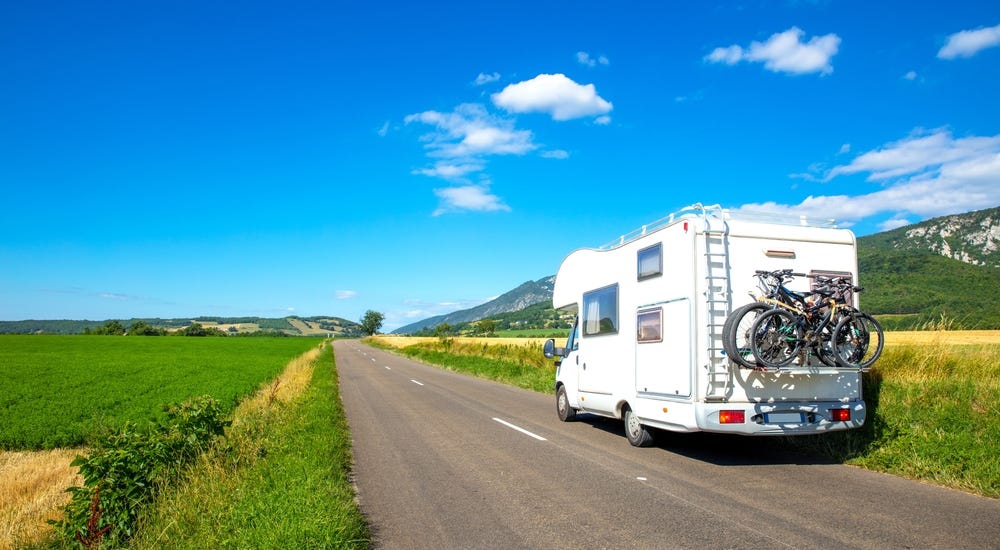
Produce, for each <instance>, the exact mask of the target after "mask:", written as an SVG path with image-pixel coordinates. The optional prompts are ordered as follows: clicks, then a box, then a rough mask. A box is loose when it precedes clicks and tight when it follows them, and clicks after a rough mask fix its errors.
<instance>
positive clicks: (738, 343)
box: [722, 269, 808, 369]
mask: <svg viewBox="0 0 1000 550" xmlns="http://www.w3.org/2000/svg"><path fill="white" fill-rule="evenodd" d="M754 277H756V278H757V287H758V288H759V289H760V291H761V293H760V295H756V296H755V295H753V294H751V296H752V297H753V298H754V300H755V301H754V302H751V303H749V304H745V305H743V306H740V307H739V308H737V309H735V310H734V311H733V312H732V313H730V314H729V316H728V317H726V321H725V323H723V325H722V347H723V349H725V350H726V355H728V356H729V358H730V359H731V360H732V361H733V362H734V363H736V364H737V365H739V366H741V367H745V368H749V369H755V368H757V361H756V359H755V358H754V356H753V353H752V351H751V350H750V344H749V338H750V329H751V328H752V327H753V324H754V322H755V321H756V320H757V318H758V317H759V316H760V315H761V314H762V313H765V312H767V311H770V310H772V309H775V308H792V309H802V308H805V307H806V301H807V297H808V295H807V294H801V293H798V292H795V291H792V290H790V289H788V288H787V287H786V286H785V283H787V282H789V281H791V280H792V279H794V278H795V277H808V275H805V274H803V273H795V272H794V271H792V270H791V269H779V270H776V271H764V270H757V271H756V272H755V273H754Z"/></svg>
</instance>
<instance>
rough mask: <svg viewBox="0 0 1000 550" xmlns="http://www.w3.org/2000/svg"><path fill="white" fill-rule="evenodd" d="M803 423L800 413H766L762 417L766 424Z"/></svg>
mask: <svg viewBox="0 0 1000 550" xmlns="http://www.w3.org/2000/svg"><path fill="white" fill-rule="evenodd" d="M804 421H805V420H804V419H803V418H802V413H767V414H765V415H764V422H765V423H766V424H802V423H803V422H804Z"/></svg>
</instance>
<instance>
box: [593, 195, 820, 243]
mask: <svg viewBox="0 0 1000 550" xmlns="http://www.w3.org/2000/svg"><path fill="white" fill-rule="evenodd" d="M710 216H711V217H716V218H719V219H723V220H745V221H753V222H760V223H775V224H781V225H798V226H804V227H826V228H834V229H836V227H837V220H835V219H833V218H809V217H807V216H805V215H797V214H792V213H788V212H761V211H753V210H743V209H736V210H732V209H729V208H723V207H722V206H720V205H718V204H713V205H709V206H704V205H702V204H701V203H700V202H699V203H695V204H692V205H690V206H685V207H684V208H681V209H680V210H678V211H676V212H673V213H671V214H669V215H667V216H664V217H662V218H660V219H658V220H656V221H653V222H650V223H647V224H645V225H643V226H641V227H639V228H636V229H633V230H632V231H629V232H628V233H625V234H624V235H622V236H620V237H618V238H617V239H615V240H613V241H611V242H609V243H606V244H603V245H601V246H599V247H598V250H610V249H612V248H618V247H619V246H623V245H625V244H628V243H630V242H632V241H634V240H636V239H638V238H641V237H644V236H645V235H647V234H648V233H651V232H653V231H656V230H657V229H661V228H664V227H666V226H668V225H670V224H672V223H674V222H675V221H678V220H681V219H685V218H689V219H690V218H708V217H710Z"/></svg>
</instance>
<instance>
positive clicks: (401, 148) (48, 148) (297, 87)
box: [0, 0, 1000, 330]
mask: <svg viewBox="0 0 1000 550" xmlns="http://www.w3.org/2000/svg"><path fill="white" fill-rule="evenodd" d="M0 74H2V75H3V76H2V78H3V80H2V84H0V189H2V191H3V192H2V197H3V200H2V203H0V212H2V215H0V319H3V320H19V319H63V318H67V319H112V318H131V317H193V316H200V315H220V316H265V317H281V316H285V315H300V316H311V315H335V316H339V317H344V318H347V319H351V320H358V319H360V318H361V316H362V315H363V313H364V311H365V310H367V309H374V310H377V311H380V312H382V313H384V314H385V316H386V322H385V325H384V330H391V329H393V328H396V327H398V326H402V325H404V324H408V323H410V322H413V321H417V320H420V319H423V318H426V317H429V316H432V315H436V314H440V313H446V312H449V311H454V310H457V309H463V308H466V307H471V306H473V305H476V304H478V303H481V302H483V301H485V300H488V299H490V298H492V297H493V296H495V295H497V294H500V293H502V292H505V291H507V290H510V289H512V288H514V287H515V286H517V285H518V284H520V283H522V282H524V281H527V280H533V279H538V278H541V277H543V276H547V275H551V274H553V273H555V271H556V269H557V268H558V266H559V262H560V261H561V260H562V258H563V257H564V256H565V255H566V254H568V253H569V252H570V251H572V250H573V249H575V248H579V247H583V246H597V245H600V244H603V243H605V242H607V241H610V240H612V239H614V238H615V237H616V236H618V235H620V234H622V233H625V232H627V231H629V230H631V229H634V228H635V227H637V226H639V225H641V224H643V223H646V222H649V221H652V220H654V219H658V218H660V217H662V216H664V215H666V214H668V213H670V212H672V211H674V210H677V209H679V208H681V207H684V206H686V205H689V204H693V203H696V202H702V203H705V204H716V203H718V204H722V205H723V206H727V207H731V208H747V209H754V210H773V211H782V212H784V211H792V212H797V213H802V214H807V215H821V216H823V217H834V218H837V219H838V220H840V222H841V225H842V226H845V227H850V228H852V229H853V230H854V231H855V232H856V233H857V234H858V235H866V234H871V233H875V232H878V231H882V230H884V229H891V228H895V227H899V226H902V225H905V224H907V223H914V222H918V221H921V220H923V219H927V218H931V217H935V216H940V215H945V214H951V213H959V212H967V211H971V210H977V209H981V208H988V207H992V206H997V205H998V204H1000V107H998V105H1000V104H998V100H997V98H998V97H1000V3H997V2H966V1H961V0H959V1H953V2H947V3H918V4H914V3H912V2H879V3H874V2H848V1H836V0H830V1H815V2H809V1H798V2H795V1H789V2H770V1H756V2H754V1H746V2H717V3H713V4H709V3H701V2H690V3H678V2H617V3H615V2H612V3H608V2H586V1H572V2H570V1H567V2H518V1H506V2H472V3H469V2H461V3H459V2H399V3H395V2H377V1H370V2H294V1H291V2H239V3H215V2H184V1H176V0H171V1H169V2H167V1H144V2H110V1H109V2H101V1H97V2H87V3H80V2H75V3H71V2H45V1H38V2H19V3H10V2H9V3H7V4H6V5H5V6H4V7H3V8H2V9H0Z"/></svg>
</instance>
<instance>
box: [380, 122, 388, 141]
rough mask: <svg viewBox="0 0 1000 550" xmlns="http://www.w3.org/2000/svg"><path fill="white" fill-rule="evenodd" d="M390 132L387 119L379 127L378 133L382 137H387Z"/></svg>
mask: <svg viewBox="0 0 1000 550" xmlns="http://www.w3.org/2000/svg"><path fill="white" fill-rule="evenodd" d="M388 133H389V121H386V122H385V124H383V125H382V127H381V128H379V129H378V135H379V136H380V137H385V136H386V135H388Z"/></svg>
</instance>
